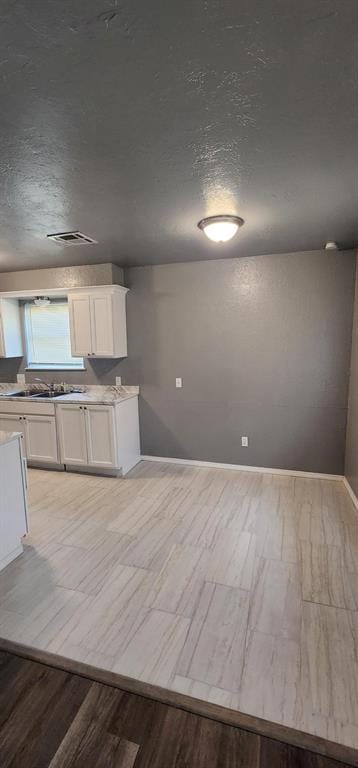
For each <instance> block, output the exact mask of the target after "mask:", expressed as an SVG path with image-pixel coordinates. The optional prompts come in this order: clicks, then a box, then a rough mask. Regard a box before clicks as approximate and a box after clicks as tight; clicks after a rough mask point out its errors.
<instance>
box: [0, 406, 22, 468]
mask: <svg viewBox="0 0 358 768" xmlns="http://www.w3.org/2000/svg"><path fill="white" fill-rule="evenodd" d="M0 429H3V430H4V432H20V433H21V435H22V450H23V454H24V456H25V458H27V448H26V438H25V421H24V417H23V416H18V415H17V414H15V413H14V414H12V413H0Z"/></svg>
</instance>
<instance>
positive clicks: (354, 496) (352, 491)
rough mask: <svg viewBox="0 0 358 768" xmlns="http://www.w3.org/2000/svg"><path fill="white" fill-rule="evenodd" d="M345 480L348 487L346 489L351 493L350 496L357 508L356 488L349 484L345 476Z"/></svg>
mask: <svg viewBox="0 0 358 768" xmlns="http://www.w3.org/2000/svg"><path fill="white" fill-rule="evenodd" d="M343 482H344V485H345V487H346V489H347V491H348V493H349V495H350V497H351V499H352V501H353V504H354V506H355V508H356V509H358V499H357V496H356V495H355V493H354V490H353V488H352V486H351V485H349V482H348V480H347V478H346V477H344V478H343Z"/></svg>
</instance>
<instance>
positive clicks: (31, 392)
mask: <svg viewBox="0 0 358 768" xmlns="http://www.w3.org/2000/svg"><path fill="white" fill-rule="evenodd" d="M65 394H66V392H50V391H47V390H44V391H41V392H40V391H39V390H38V389H36V390H33V389H28V390H27V391H26V392H11V394H5V397H31V398H33V397H36V398H41V400H42V398H46V400H48V399H49V398H52V397H62V395H65Z"/></svg>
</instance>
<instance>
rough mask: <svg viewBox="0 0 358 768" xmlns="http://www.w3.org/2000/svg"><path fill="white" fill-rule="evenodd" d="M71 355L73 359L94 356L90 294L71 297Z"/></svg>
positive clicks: (69, 301)
mask: <svg viewBox="0 0 358 768" xmlns="http://www.w3.org/2000/svg"><path fill="white" fill-rule="evenodd" d="M68 303H69V311H70V335H71V353H72V355H73V357H88V356H89V355H91V354H92V331H91V302H90V297H89V296H88V294H85V293H84V294H81V293H79V294H73V295H72V296H71V295H70V296H69V299H68Z"/></svg>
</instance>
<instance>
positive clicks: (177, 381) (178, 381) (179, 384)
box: [175, 378, 183, 389]
mask: <svg viewBox="0 0 358 768" xmlns="http://www.w3.org/2000/svg"><path fill="white" fill-rule="evenodd" d="M175 386H176V388H177V389H181V388H182V386H183V379H180V378H178V379H175Z"/></svg>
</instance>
